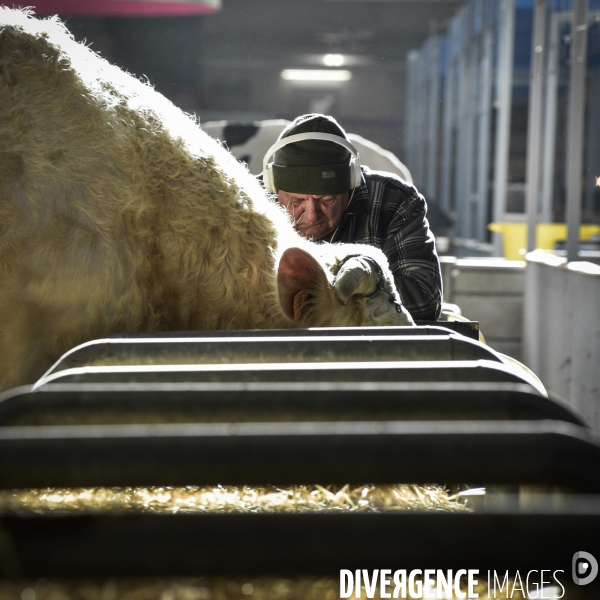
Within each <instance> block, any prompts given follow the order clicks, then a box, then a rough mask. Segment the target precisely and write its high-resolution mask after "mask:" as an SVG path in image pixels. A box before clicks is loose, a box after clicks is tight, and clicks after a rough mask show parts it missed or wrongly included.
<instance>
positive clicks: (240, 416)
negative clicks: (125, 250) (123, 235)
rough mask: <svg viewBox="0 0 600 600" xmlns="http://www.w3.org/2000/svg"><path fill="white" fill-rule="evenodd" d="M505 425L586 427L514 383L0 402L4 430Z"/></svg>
mask: <svg viewBox="0 0 600 600" xmlns="http://www.w3.org/2000/svg"><path fill="white" fill-rule="evenodd" d="M511 419H516V420H535V419H538V420H541V419H552V420H562V421H566V422H570V423H575V424H579V425H583V424H584V421H583V419H582V418H581V417H580V416H579V415H578V414H577V413H576V412H575V411H574V410H573V409H572V408H571V407H570V406H568V405H566V404H565V403H563V402H561V401H560V400H557V399H548V398H545V397H543V396H541V395H540V394H538V393H537V392H535V391H534V390H532V389H531V387H529V386H526V385H522V384H514V383H435V382H422V383H403V382H395V383H380V382H374V383H360V384H356V383H341V382H338V383H335V384H334V383H243V384H242V383H237V384H235V383H212V384H211V383H193V384H189V383H164V384H150V383H138V384H136V383H111V384H86V383H81V384H69V383H67V384H59V383H50V384H47V385H44V386H42V387H40V388H39V389H38V390H36V391H31V390H30V388H29V387H27V388H20V389H16V390H12V391H10V392H8V393H6V394H4V396H2V397H0V425H2V426H6V425H77V424H81V425H85V424H110V423H115V424H118V423H178V422H180V423H210V422H212V423H216V422H269V421H279V422H281V421H336V420H341V421H360V420H388V421H389V420H411V421H414V420H429V421H431V420H443V421H446V420H511Z"/></svg>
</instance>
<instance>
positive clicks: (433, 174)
mask: <svg viewBox="0 0 600 600" xmlns="http://www.w3.org/2000/svg"><path fill="white" fill-rule="evenodd" d="M429 43H430V50H431V56H430V64H429V67H430V69H431V72H430V74H429V82H430V83H429V132H428V133H429V135H428V137H429V144H428V152H429V156H428V158H427V174H426V177H427V185H426V187H425V190H426V191H427V195H428V196H429V197H430V198H432V199H434V200H436V201H437V199H438V185H437V182H438V139H439V134H438V129H439V123H440V118H439V114H440V38H439V37H433V38H431V39H430V42H429Z"/></svg>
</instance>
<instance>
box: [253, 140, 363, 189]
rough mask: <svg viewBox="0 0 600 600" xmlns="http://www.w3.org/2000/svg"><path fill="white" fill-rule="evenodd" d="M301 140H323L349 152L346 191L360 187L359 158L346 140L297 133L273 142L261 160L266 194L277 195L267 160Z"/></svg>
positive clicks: (270, 166) (269, 163) (356, 151)
mask: <svg viewBox="0 0 600 600" xmlns="http://www.w3.org/2000/svg"><path fill="white" fill-rule="evenodd" d="M303 140H324V141H327V142H334V143H335V144H338V145H339V146H343V147H344V148H346V150H348V152H350V155H351V156H350V181H349V182H348V189H351V190H353V189H354V188H357V187H360V184H361V182H362V174H361V170H360V156H359V155H358V150H357V149H356V148H355V147H354V146H353V145H352V144H351V143H350V142H349V141H348V140H347V139H346V138H343V137H340V136H339V135H333V134H332V133H318V132H315V133H297V134H296V135H290V136H288V137H285V138H281V139H280V140H278V141H277V142H275V143H274V144H273V145H272V146H271V147H270V148H269V149H268V150H267V153H266V154H265V157H264V158H263V185H264V186H265V189H266V190H267V191H268V192H271V194H276V193H277V188H276V187H275V181H274V179H273V163H272V162H269V159H270V158H271V157H272V156H273V155H274V154H275V152H277V150H279V149H280V148H283V147H284V146H287V145H288V144H294V143H295V142H301V141H303Z"/></svg>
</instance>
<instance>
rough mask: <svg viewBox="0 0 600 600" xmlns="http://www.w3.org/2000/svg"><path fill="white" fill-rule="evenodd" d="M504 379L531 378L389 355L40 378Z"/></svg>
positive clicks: (507, 369)
mask: <svg viewBox="0 0 600 600" xmlns="http://www.w3.org/2000/svg"><path fill="white" fill-rule="evenodd" d="M432 380H434V381H438V382H440V383H444V382H473V383H474V382H489V383H493V382H505V383H529V382H530V381H529V379H528V378H527V376H526V374H525V373H524V372H523V373H521V372H520V371H517V370H516V369H515V368H513V367H511V366H510V365H509V364H503V363H498V362H493V361H489V360H476V361H461V360H456V361H444V360H440V361H405V362H401V361H387V362H375V361H374V362H368V363H365V362H362V361H354V362H351V361H348V362H326V363H237V364H209V365H202V364H190V365H118V366H106V367H103V366H89V367H79V368H74V369H65V370H64V371H59V372H58V373H53V374H51V375H49V376H48V377H45V378H43V379H40V380H39V381H38V382H37V383H36V388H38V387H40V386H43V385H46V384H48V383H126V382H132V383H133V382H138V383H144V382H146V383H149V382H156V383H177V382H190V383H191V382H229V383H236V382H237V383H251V382H255V383H259V382H300V383H301V382H323V383H332V382H378V381H379V382H393V381H405V382H417V381H423V382H427V381H432Z"/></svg>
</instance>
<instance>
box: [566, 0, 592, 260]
mask: <svg viewBox="0 0 600 600" xmlns="http://www.w3.org/2000/svg"><path fill="white" fill-rule="evenodd" d="M587 13H588V0H574V10H573V25H572V27H571V76H570V80H569V115H568V127H569V131H568V134H567V261H568V262H571V261H575V260H577V259H578V256H579V226H580V224H581V192H582V189H583V188H582V184H581V178H582V174H583V143H584V136H583V121H584V116H585V71H586V55H587V28H588V24H587V17H588V15H587Z"/></svg>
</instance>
